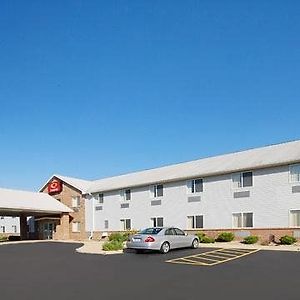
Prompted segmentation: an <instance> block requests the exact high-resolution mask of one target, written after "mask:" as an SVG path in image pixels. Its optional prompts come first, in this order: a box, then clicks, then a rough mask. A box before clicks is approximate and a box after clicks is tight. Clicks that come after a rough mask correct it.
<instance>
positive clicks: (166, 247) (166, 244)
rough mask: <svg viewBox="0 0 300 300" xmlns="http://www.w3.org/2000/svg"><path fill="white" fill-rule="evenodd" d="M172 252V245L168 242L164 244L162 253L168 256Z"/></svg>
mask: <svg viewBox="0 0 300 300" xmlns="http://www.w3.org/2000/svg"><path fill="white" fill-rule="evenodd" d="M169 251H170V244H169V243H168V242H163V244H162V245H161V247H160V253H162V254H166V253H168V252H169Z"/></svg>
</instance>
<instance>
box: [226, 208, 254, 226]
mask: <svg viewBox="0 0 300 300" xmlns="http://www.w3.org/2000/svg"><path fill="white" fill-rule="evenodd" d="M235 214H236V215H237V214H240V215H241V216H242V226H241V227H236V226H234V220H233V215H235ZM244 214H252V226H251V227H245V226H244V218H243V217H244ZM231 222H232V229H249V228H255V227H254V212H253V211H243V212H233V213H232V214H231Z"/></svg>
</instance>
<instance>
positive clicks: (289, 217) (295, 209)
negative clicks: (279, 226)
mask: <svg viewBox="0 0 300 300" xmlns="http://www.w3.org/2000/svg"><path fill="white" fill-rule="evenodd" d="M293 211H299V213H300V208H298V209H297V208H292V209H289V216H288V219H289V228H300V225H299V226H292V224H291V217H292V214H291V212H293Z"/></svg>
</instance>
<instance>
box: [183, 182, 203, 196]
mask: <svg viewBox="0 0 300 300" xmlns="http://www.w3.org/2000/svg"><path fill="white" fill-rule="evenodd" d="M187 189H188V193H189V194H195V193H201V192H203V179H192V180H189V181H188V182H187Z"/></svg>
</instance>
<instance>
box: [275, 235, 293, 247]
mask: <svg viewBox="0 0 300 300" xmlns="http://www.w3.org/2000/svg"><path fill="white" fill-rule="evenodd" d="M279 240H280V243H281V244H282V245H292V244H295V243H296V242H297V239H295V238H294V237H293V236H289V235H284V236H282V237H281V238H280V239H279Z"/></svg>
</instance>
